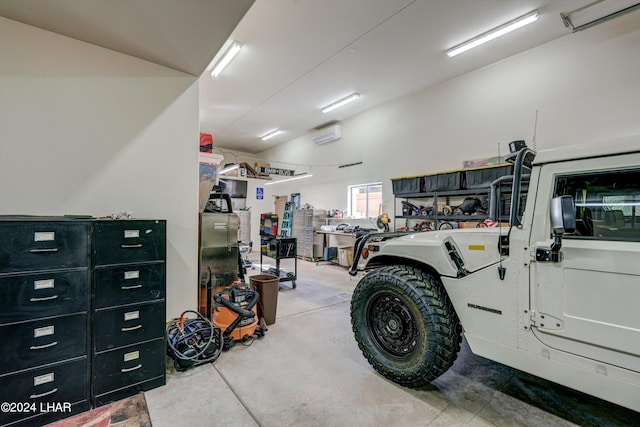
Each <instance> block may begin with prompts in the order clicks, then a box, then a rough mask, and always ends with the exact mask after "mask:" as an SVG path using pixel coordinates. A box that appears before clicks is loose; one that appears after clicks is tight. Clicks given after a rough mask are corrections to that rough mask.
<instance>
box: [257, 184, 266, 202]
mask: <svg viewBox="0 0 640 427" xmlns="http://www.w3.org/2000/svg"><path fill="white" fill-rule="evenodd" d="M263 199H264V188H261V187H258V188H256V200H263Z"/></svg>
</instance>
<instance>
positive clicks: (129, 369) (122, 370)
mask: <svg viewBox="0 0 640 427" xmlns="http://www.w3.org/2000/svg"><path fill="white" fill-rule="evenodd" d="M140 368H142V363H141V364H139V365H138V366H134V367H133V368H122V369H120V372H131V371H135V370H136V369H140Z"/></svg>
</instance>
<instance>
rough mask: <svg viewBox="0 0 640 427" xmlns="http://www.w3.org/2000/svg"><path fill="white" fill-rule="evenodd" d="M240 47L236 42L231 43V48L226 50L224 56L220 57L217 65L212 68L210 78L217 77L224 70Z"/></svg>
mask: <svg viewBox="0 0 640 427" xmlns="http://www.w3.org/2000/svg"><path fill="white" fill-rule="evenodd" d="M241 47H242V45H241V44H240V43H238V42H237V41H235V40H234V41H233V42H232V43H231V46H229V48H228V49H227V51H226V52H225V54H224V55H223V56H222V59H220V61H218V64H217V65H216V66H215V67H213V71H211V76H213V77H218V75H219V74H220V73H221V72H222V70H224V68H225V67H226V66H227V65H229V62H231V60H232V59H233V58H234V57H235V56H236V55H237V54H238V52H240V48H241Z"/></svg>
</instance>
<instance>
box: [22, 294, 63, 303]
mask: <svg viewBox="0 0 640 427" xmlns="http://www.w3.org/2000/svg"><path fill="white" fill-rule="evenodd" d="M56 298H58V295H51V296H50V297H40V298H31V299H29V301H31V302H38V301H51V300H52V299H56Z"/></svg>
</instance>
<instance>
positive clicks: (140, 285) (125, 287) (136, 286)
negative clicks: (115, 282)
mask: <svg viewBox="0 0 640 427" xmlns="http://www.w3.org/2000/svg"><path fill="white" fill-rule="evenodd" d="M141 287H142V284H139V285H131V286H120V289H122V290H123V291H126V290H127V289H138V288H141Z"/></svg>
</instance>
